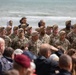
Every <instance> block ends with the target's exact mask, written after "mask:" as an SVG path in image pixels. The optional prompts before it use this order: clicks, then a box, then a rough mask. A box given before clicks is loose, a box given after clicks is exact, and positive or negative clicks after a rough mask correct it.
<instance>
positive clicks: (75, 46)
mask: <svg viewBox="0 0 76 75" xmlns="http://www.w3.org/2000/svg"><path fill="white" fill-rule="evenodd" d="M71 48H74V49H76V38H75V39H74V40H73V43H72V46H71Z"/></svg>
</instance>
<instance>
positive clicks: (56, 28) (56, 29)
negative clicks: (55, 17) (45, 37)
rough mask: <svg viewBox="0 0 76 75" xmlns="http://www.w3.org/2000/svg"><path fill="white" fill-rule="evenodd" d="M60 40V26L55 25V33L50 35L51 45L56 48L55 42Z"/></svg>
mask: <svg viewBox="0 0 76 75" xmlns="http://www.w3.org/2000/svg"><path fill="white" fill-rule="evenodd" d="M55 31H57V32H56V33H54V32H55ZM57 39H59V34H58V25H53V32H52V34H51V35H50V42H49V44H50V45H53V46H54V43H55V41H56V40H57Z"/></svg>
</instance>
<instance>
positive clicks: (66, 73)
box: [56, 69, 72, 75]
mask: <svg viewBox="0 0 76 75" xmlns="http://www.w3.org/2000/svg"><path fill="white" fill-rule="evenodd" d="M56 75H72V74H71V72H69V71H67V70H64V69H61V70H60V73H58V74H56Z"/></svg>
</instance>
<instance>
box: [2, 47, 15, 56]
mask: <svg viewBox="0 0 76 75" xmlns="http://www.w3.org/2000/svg"><path fill="white" fill-rule="evenodd" d="M13 52H14V49H13V48H11V47H7V48H5V51H4V53H3V55H4V56H7V57H11V56H12V54H13Z"/></svg>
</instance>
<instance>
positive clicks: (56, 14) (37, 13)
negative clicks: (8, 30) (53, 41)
mask: <svg viewBox="0 0 76 75" xmlns="http://www.w3.org/2000/svg"><path fill="white" fill-rule="evenodd" d="M24 16H25V17H27V22H28V23H29V24H30V26H33V27H34V28H36V27H37V24H38V22H39V20H41V19H43V20H44V21H45V22H46V25H54V24H58V25H59V27H60V28H62V27H64V26H65V21H66V20H69V19H70V20H72V24H74V23H76V0H0V25H1V26H6V25H7V22H8V21H9V20H12V21H13V25H19V20H20V18H21V17H24Z"/></svg>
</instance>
